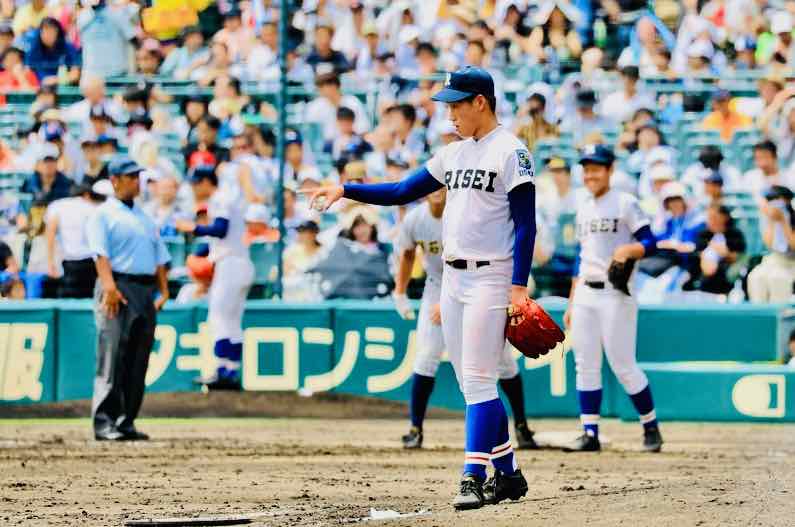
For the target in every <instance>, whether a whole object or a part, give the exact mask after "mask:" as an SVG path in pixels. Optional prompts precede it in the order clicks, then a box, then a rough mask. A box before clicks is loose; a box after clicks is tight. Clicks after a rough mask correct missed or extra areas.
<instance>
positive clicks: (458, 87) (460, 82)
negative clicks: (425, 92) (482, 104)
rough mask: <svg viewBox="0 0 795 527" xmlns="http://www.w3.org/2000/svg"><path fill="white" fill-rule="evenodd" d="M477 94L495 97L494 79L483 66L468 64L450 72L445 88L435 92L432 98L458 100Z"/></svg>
mask: <svg viewBox="0 0 795 527" xmlns="http://www.w3.org/2000/svg"><path fill="white" fill-rule="evenodd" d="M475 95H483V96H484V97H486V98H490V99H493V98H494V79H492V78H491V75H490V74H489V72H488V71H486V70H484V69H482V68H475V67H473V66H466V67H464V68H461V69H460V70H458V71H456V72H453V73H448V74H447V78H446V79H445V82H444V88H442V89H441V90H439V91H438V92H437V93H435V94H434V95H433V96H432V97H431V99H433V100H434V101H439V102H446V103H451V102H458V101H463V100H464V99H467V98H469V97H474V96H475Z"/></svg>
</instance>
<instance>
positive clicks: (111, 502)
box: [0, 395, 795, 527]
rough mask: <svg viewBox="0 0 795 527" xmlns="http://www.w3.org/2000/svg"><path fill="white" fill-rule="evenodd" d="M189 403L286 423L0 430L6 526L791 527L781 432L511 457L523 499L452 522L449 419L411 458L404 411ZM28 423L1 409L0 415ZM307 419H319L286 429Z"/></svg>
mask: <svg viewBox="0 0 795 527" xmlns="http://www.w3.org/2000/svg"><path fill="white" fill-rule="evenodd" d="M180 397H184V396H176V398H174V396H161V397H153V398H150V400H149V401H148V402H147V413H149V414H150V415H152V414H154V415H158V414H160V413H161V412H165V413H168V412H169V411H168V406H169V405H170V404H174V403H177V402H179V401H180V400H182V399H180ZM188 397H189V399H185V404H183V405H182V407H183V410H184V411H183V413H182V414H181V415H185V414H186V413H188V408H189V407H193V412H195V413H196V414H198V415H210V414H212V413H213V411H214V412H215V413H216V414H217V413H221V412H223V410H224V406H223V404H221V403H224V404H226V405H228V407H230V408H231V409H232V413H234V414H236V415H254V414H256V415H276V416H279V415H281V416H286V417H268V418H237V419H218V418H208V417H202V418H192V419H186V418H180V419H164V418H147V419H142V420H141V421H140V423H139V425H140V428H141V429H142V430H145V431H146V432H148V433H150V434H151V435H152V437H153V440H152V441H150V442H147V443H116V444H108V443H97V442H95V441H93V440H90V439H89V437H90V434H89V422H88V421H87V420H86V419H74V418H61V419H52V420H48V419H40V418H36V419H5V420H0V525H30V526H34V525H35V526H41V525H48V526H74V525H89V526H94V525H103V526H104V525H113V526H118V525H123V523H124V521H125V520H129V519H137V518H146V517H173V516H183V515H197V516H206V515H215V514H230V515H238V514H242V513H258V516H257V518H256V520H255V522H254V525H268V526H296V527H297V526H326V525H328V526H335V525H350V524H356V523H359V522H361V521H362V519H363V518H366V517H368V516H370V513H371V508H375V509H378V510H386V509H392V510H395V511H398V512H400V513H415V512H421V511H427V513H426V514H423V515H420V516H414V517H407V518H400V519H395V520H389V521H386V520H383V521H372V522H370V521H368V522H367V523H366V524H367V525H388V526H390V527H392V526H398V525H400V526H409V525H411V526H414V525H419V526H425V527H430V526H437V527H448V526H456V527H458V526H462V527H463V526H473V527H475V526H477V527H484V526H514V525H516V526H520V525H521V526H535V525H573V526H579V525H597V526H601V525H604V526H608V525H609V526H613V525H627V526H636V525H643V526H646V525H649V526H657V525H671V526H676V527H687V526H695V525H699V526H707V525H715V526H718V525H720V526H724V525H792V524H793V522H795V520H793V513H794V512H795V461H794V460H795V441H793V428H792V427H790V426H780V425H726V424H688V423H667V424H664V428H663V433H664V435H665V439H666V441H667V443H666V445H665V450H664V452H663V453H662V454H659V455H647V454H646V455H644V454H642V453H640V452H638V451H637V450H638V447H639V425H637V424H627V423H620V422H617V421H606V422H604V424H603V428H602V429H603V433H604V434H605V435H606V436H607V437H609V438H610V439H611V441H610V445H609V447H608V449H607V450H606V451H604V452H602V453H601V454H565V453H562V452H559V451H554V450H543V451H536V452H520V453H519V462H520V464H521V466H522V467H523V470H524V472H525V474H526V476H527V478H528V480H529V482H530V489H531V490H530V494H529V495H528V497H526V498H525V499H523V500H521V501H519V502H516V503H508V504H500V505H498V506H492V507H487V508H484V509H481V510H479V511H471V512H466V513H456V512H455V511H453V509H452V508H451V507H450V506H449V502H450V499H451V498H452V496H453V494H454V493H455V490H456V484H457V480H458V469H459V465H460V463H461V460H462V452H461V446H462V441H463V423H462V419H460V418H458V417H455V418H444V417H443V418H439V416H440V415H442V414H436V417H435V418H433V419H431V420H429V422H428V423H427V425H426V445H427V447H428V448H426V449H425V450H423V451H422V452H405V451H402V450H401V449H400V448H399V447H398V438H399V437H400V435H401V434H402V433H404V432H405V429H406V424H405V422H404V420H403V419H400V418H399V416H400V415H402V414H403V413H404V411H403V410H402V407H401V406H399V405H394V404H380V403H371V402H367V401H365V402H357V403H351V402H350V401H349V400H346V399H344V398H343V399H340V398H335V397H325V398H312V399H300V398H296V397H294V396H264V395H244V396H228V395H227V396H222V397H215V396H213V397H206V398H203V399H202V398H200V397H199V396H197V395H191V396H188ZM187 401H193V402H192V403H191V404H188V403H187ZM160 406H162V408H161V407H160ZM84 409H85V408H84V406H80V405H76V406H71V407H63V406H61V407H58V408H53V407H50V408H49V410H48V411H49V412H51V413H57V414H58V415H71V414H70V412H71V413H78V414H79V413H81V412H82V410H84ZM243 409H247V410H246V411H243ZM268 409H270V410H268ZM302 409H303V410H302ZM24 412H28V413H29V410H28V411H23V410H19V409H9V408H7V407H6V408H2V409H1V410H0V415H4V416H9V415H16V416H18V415H23V413H24ZM302 414H306V415H311V416H313V417H310V418H306V417H294V416H295V415H302ZM39 415H41V414H39ZM351 416H358V417H353V418H352V417H351ZM364 416H367V417H369V418H368V419H363V418H362V417H364ZM532 425H533V426H534V428H536V429H537V430H540V431H544V432H545V433H546V434H547V435H554V434H555V433H558V434H559V433H562V432H571V431H572V430H575V429H576V422H575V421H574V420H543V421H534V422H533V423H532Z"/></svg>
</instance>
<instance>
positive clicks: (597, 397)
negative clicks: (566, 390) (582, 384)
mask: <svg viewBox="0 0 795 527" xmlns="http://www.w3.org/2000/svg"><path fill="white" fill-rule="evenodd" d="M577 400H578V401H579V402H580V421H582V427H583V428H584V429H585V433H586V434H588V435H589V436H593V437H596V438H599V412H600V407H601V406H602V389H601V388H600V389H598V390H587V391H586V390H577Z"/></svg>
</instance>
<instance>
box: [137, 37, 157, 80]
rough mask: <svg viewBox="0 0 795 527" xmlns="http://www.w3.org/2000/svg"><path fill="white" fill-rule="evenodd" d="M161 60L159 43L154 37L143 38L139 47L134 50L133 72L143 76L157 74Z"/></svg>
mask: <svg viewBox="0 0 795 527" xmlns="http://www.w3.org/2000/svg"><path fill="white" fill-rule="evenodd" d="M162 62H163V54H162V52H161V51H160V44H159V43H158V42H157V40H155V39H152V38H148V39H146V40H144V42H143V44H141V47H139V48H138V49H137V50H136V52H135V72H136V73H137V74H138V75H141V76H143V77H152V76H154V75H157V73H158V71H159V70H160V64H161V63H162Z"/></svg>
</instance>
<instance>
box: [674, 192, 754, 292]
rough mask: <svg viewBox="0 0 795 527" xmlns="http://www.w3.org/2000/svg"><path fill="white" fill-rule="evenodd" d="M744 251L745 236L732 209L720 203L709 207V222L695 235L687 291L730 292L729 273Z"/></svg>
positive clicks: (685, 286) (685, 287)
mask: <svg viewBox="0 0 795 527" xmlns="http://www.w3.org/2000/svg"><path fill="white" fill-rule="evenodd" d="M744 252H745V237H744V236H743V233H742V232H741V231H740V230H739V229H738V228H737V227H735V226H734V220H733V219H732V216H731V211H730V210H729V209H728V208H727V207H725V206H723V205H718V204H713V205H710V206H709V208H708V209H707V214H706V224H705V225H704V228H703V229H702V230H701V231H700V232H699V233H698V234H697V235H696V254H697V259H694V261H693V265H691V267H690V282H689V283H687V284H685V285H684V287H683V288H684V289H685V290H698V291H703V292H705V293H713V294H717V295H728V294H729V291H731V290H732V286H733V284H732V283H731V282H730V281H729V278H728V275H727V272H728V270H729V267H730V266H731V265H732V264H734V263H735V262H736V261H737V258H738V257H739V256H740V255H741V254H742V253H744Z"/></svg>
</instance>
